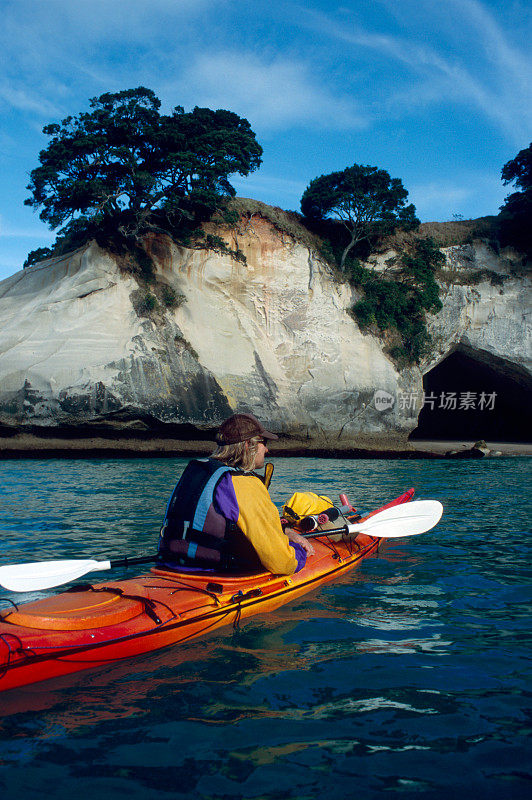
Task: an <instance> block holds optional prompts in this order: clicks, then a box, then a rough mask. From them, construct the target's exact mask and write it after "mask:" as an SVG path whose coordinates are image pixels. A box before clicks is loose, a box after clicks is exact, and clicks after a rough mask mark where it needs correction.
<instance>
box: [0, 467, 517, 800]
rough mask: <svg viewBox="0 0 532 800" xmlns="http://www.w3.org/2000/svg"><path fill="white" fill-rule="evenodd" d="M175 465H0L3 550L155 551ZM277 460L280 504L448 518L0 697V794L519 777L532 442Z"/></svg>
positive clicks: (379, 793)
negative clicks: (305, 492) (282, 602)
mask: <svg viewBox="0 0 532 800" xmlns="http://www.w3.org/2000/svg"><path fill="white" fill-rule="evenodd" d="M184 464H185V462H184V461H182V460H179V459H175V460H166V459H161V460H157V459H150V460H144V459H141V460H133V459H131V460H101V461H98V460H95V461H83V460H79V461H55V460H54V461H33V460H31V461H16V462H0V484H1V485H0V531H1V535H0V563H11V562H16V561H30V560H41V559H42V560H44V559H49V558H64V557H65V558H67V557H78V556H81V557H83V556H86V557H87V556H88V557H92V556H97V557H109V556H111V557H112V556H118V555H125V554H128V555H135V554H144V553H150V552H152V551H153V547H154V543H155V540H156V537H157V531H158V526H159V524H160V521H161V515H162V513H163V510H164V506H165V503H166V500H167V497H168V495H169V493H170V491H171V489H172V488H173V485H174V483H175V481H176V479H177V477H178V476H179V474H180V472H181V470H182V468H183V466H184ZM275 464H276V473H275V476H274V481H273V485H272V496H273V499H274V501H275V502H276V503H278V504H281V503H282V501H283V500H285V499H286V498H288V497H289V496H290V495H291V494H292V492H293V491H295V490H297V489H313V490H314V491H318V492H320V493H321V492H325V493H327V494H329V495H331V496H333V497H337V496H338V493H339V492H341V491H347V493H348V495H349V497H350V499H351V501H352V502H354V503H355V505H357V506H358V507H359V508H360V509H361V510H370V509H371V508H375V507H377V506H378V505H382V503H383V502H385V501H387V500H389V499H391V498H393V497H395V496H397V495H399V494H401V493H402V492H403V491H404V490H405V489H407V488H409V487H410V486H414V487H415V488H416V496H417V497H418V498H419V499H421V498H434V499H437V500H440V501H441V502H442V503H443V505H444V507H445V515H444V517H443V519H442V521H441V523H440V524H439V526H438V527H437V528H436V529H435V530H433V531H431V532H430V533H427V534H424V535H422V536H418V537H412V538H411V539H401V540H398V541H396V542H395V543H393V544H392V543H390V544H388V545H387V546H386V548H385V549H383V550H382V551H381V553H380V554H379V555H378V556H377V557H375V558H372V559H368V560H366V561H364V562H363V563H362V564H361V565H360V567H359V568H358V569H357V570H356V571H354V572H352V573H350V574H348V575H347V576H344V577H343V578H342V579H341V580H339V581H338V582H336V583H334V584H331V585H329V586H325V587H322V588H321V589H320V590H318V591H316V592H314V593H313V594H310V595H307V596H306V597H303V598H302V599H300V600H296V601H294V602H293V603H292V604H290V605H287V606H285V607H284V608H282V609H280V610H279V611H278V612H276V613H275V614H271V615H269V616H258V617H254V618H252V619H250V620H248V621H246V622H245V623H244V624H243V626H242V628H241V629H240V631H237V632H233V631H232V629H231V628H226V629H224V628H222V629H221V630H220V631H218V632H214V633H212V634H211V635H209V636H207V637H205V638H203V639H199V640H196V641H192V642H189V643H187V644H185V645H184V646H182V647H179V648H174V649H169V650H165V651H160V652H158V653H155V654H152V655H150V656H144V657H142V658H139V659H136V660H132V661H129V662H128V663H127V664H118V665H114V666H112V665H111V666H109V667H105V668H99V669H97V670H93V671H90V672H84V673H80V674H78V675H77V676H71V677H69V678H64V679H61V680H57V681H50V682H45V683H42V684H36V685H35V686H34V687H31V688H27V689H25V690H21V691H16V692H15V691H12V692H6V693H4V694H0V709H1V710H2V717H1V719H0V788H1V789H2V790H3V794H4V796H5V797H7V796H9V797H15V796H16V797H19V796H20V797H23V798H28V799H29V798H37V797H42V796H48V797H49V798H54V799H55V798H60V799H61V800H63V798H64V800H67V798H68V799H69V800H70V798H72V797H76V796H85V797H88V796H89V795H90V796H94V795H96V794H99V795H100V797H102V798H113V800H114V798H122V797H127V798H128V799H129V800H133V799H136V798H142V799H143V800H147V799H148V798H149V799H150V800H151V798H155V797H157V798H166V797H168V798H171V797H176V798H205V800H229V799H233V798H235V800H236V798H253V799H254V800H255V799H256V800H259V799H260V800H277V799H278V798H279V799H280V798H284V797H287V796H290V797H293V798H300V799H301V800H307V799H308V798H325V799H327V798H344V797H357V798H373V797H379V798H380V797H386V796H388V795H392V796H393V795H395V794H399V795H400V796H401V797H403V798H404V797H416V798H419V797H430V798H438V799H439V798H442V800H443V798H450V797H455V798H462V797H464V798H465V797H468V798H469V797H470V796H471V797H478V798H482V800H484V799H485V798H494V800H495V798H497V800H501V799H502V800H506V798H512V799H513V798H525V797H528V796H530V791H531V785H530V778H531V774H532V765H531V758H530V733H531V731H532V721H531V713H530V712H531V702H530V697H531V694H530V688H531V687H530V674H531V660H530V658H531V657H530V644H531V642H530V638H531V637H530V610H531V606H532V602H531V601H532V598H531V591H530V530H529V528H530V505H529V485H530V464H531V461H530V459H509V458H508V459H507V458H504V459H499V460H497V459H492V460H486V461H464V462H460V461H453V462H447V461H444V460H441V461H440V460H438V461H374V460H371V461H369V460H368V461H365V460H359V461H348V460H345V461H334V460H321V459H314V460H311V459H276V460H275ZM113 577H115V575H114V574H113ZM97 579H101V580H104V579H105V574H103V575H102V576H101V578H99V576H97ZM0 595H1V596H7V597H14V595H9V593H8V592H0ZM17 599H19V598H17Z"/></svg>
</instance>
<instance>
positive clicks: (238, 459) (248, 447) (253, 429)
mask: <svg viewBox="0 0 532 800" xmlns="http://www.w3.org/2000/svg"><path fill="white" fill-rule="evenodd" d="M278 438H279V437H278V436H276V435H275V433H271V431H267V430H266V428H265V427H264V425H262V424H261V423H260V422H259V421H258V419H257V418H256V417H254V416H253V414H233V416H232V417H229V419H226V420H225V422H222V424H221V425H220V427H219V428H218V432H217V434H216V444H217V445H218V446H217V448H216V450H215V451H214V453H213V454H212V456H211V457H212V458H217V459H218V460H219V461H223V462H224V464H227V465H228V466H230V467H240V469H243V470H244V472H251V470H253V469H260V467H262V466H264V457H265V456H266V453H267V452H268V447H267V442H268V441H269V440H270V439H278Z"/></svg>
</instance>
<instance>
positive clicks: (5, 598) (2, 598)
mask: <svg viewBox="0 0 532 800" xmlns="http://www.w3.org/2000/svg"><path fill="white" fill-rule="evenodd" d="M0 603H11V605H12V606H13V608H14V609H15V611H18V606H17V604H16V603H15V601H14V600H11V599H10V598H9V597H0ZM0 619H3V617H2V615H1V614H0Z"/></svg>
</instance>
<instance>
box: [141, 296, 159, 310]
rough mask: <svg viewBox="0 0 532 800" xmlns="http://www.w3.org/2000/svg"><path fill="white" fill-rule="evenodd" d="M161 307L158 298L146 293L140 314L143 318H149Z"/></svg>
mask: <svg viewBox="0 0 532 800" xmlns="http://www.w3.org/2000/svg"><path fill="white" fill-rule="evenodd" d="M158 307H159V303H158V302H157V298H156V297H155V295H154V294H152V293H151V292H146V294H145V295H144V298H143V299H142V301H141V303H140V306H139V313H140V314H141V315H142V316H148V315H149V314H151V312H152V311H155V309H157V308H158Z"/></svg>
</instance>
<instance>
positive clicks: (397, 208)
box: [301, 164, 419, 270]
mask: <svg viewBox="0 0 532 800" xmlns="http://www.w3.org/2000/svg"><path fill="white" fill-rule="evenodd" d="M407 197H408V192H407V191H406V189H405V188H404V186H403V184H402V182H401V181H400V180H399V178H391V177H390V175H389V174H388V173H387V172H386V170H383V169H378V168H377V167H369V166H362V165H360V164H353V166H352V167H347V168H346V169H344V170H342V171H341V172H331V173H330V174H329V175H322V176H321V177H319V178H314V180H312V181H311V182H310V184H309V185H308V186H307V188H306V189H305V191H304V193H303V196H302V198H301V211H302V213H303V215H304V216H305V217H306V218H307V220H309V222H311V223H312V222H316V221H323V220H325V219H331V218H332V219H337V220H340V223H341V224H342V225H343V227H344V228H345V229H346V230H347V232H348V241H347V245H345V246H344V249H343V252H342V255H341V257H340V269H341V270H343V269H344V265H345V262H346V259H347V256H348V254H349V252H350V251H351V249H352V248H353V247H355V246H356V245H357V244H358V243H359V242H363V241H375V240H376V239H378V238H379V237H382V236H386V235H389V234H391V233H393V231H395V230H396V229H397V228H401V229H403V230H413V229H414V228H416V227H417V226H418V225H419V220H418V219H417V218H416V215H415V211H416V209H415V207H414V206H413V205H412V204H410V205H406V201H407Z"/></svg>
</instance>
